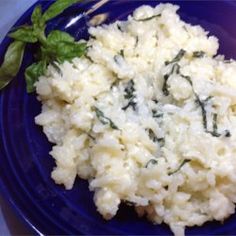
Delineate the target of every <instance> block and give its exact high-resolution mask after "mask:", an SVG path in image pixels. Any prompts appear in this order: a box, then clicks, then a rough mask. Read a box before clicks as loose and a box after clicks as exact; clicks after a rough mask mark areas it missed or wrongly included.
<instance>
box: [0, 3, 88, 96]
mask: <svg viewBox="0 0 236 236" xmlns="http://www.w3.org/2000/svg"><path fill="white" fill-rule="evenodd" d="M79 1H80V0H57V1H55V2H54V3H53V4H52V5H51V6H50V7H49V8H48V9H47V10H46V11H45V12H44V13H43V12H42V9H41V6H40V5H38V6H36V7H35V9H34V11H33V13H32V15H31V22H32V25H24V26H20V27H18V28H17V29H15V30H14V31H12V32H10V33H9V35H8V36H9V37H10V38H12V39H14V41H13V42H12V43H11V44H10V45H9V47H8V49H7V51H6V54H5V57H4V61H3V63H2V65H1V67H0V89H2V88H4V87H5V86H7V85H8V83H9V82H11V81H12V79H13V78H14V77H15V76H16V75H17V73H18V72H19V70H20V67H21V63H22V58H23V55H24V50H25V45H26V44H27V43H30V44H34V43H37V44H38V46H39V50H38V52H37V53H36V62H35V63H33V64H32V65H30V66H29V67H28V68H27V69H26V70H25V79H26V83H27V92H28V93H31V92H33V91H34V90H35V87H34V84H35V82H36V81H37V79H38V77H39V76H41V75H43V74H45V72H46V68H47V66H48V65H49V64H52V65H53V67H54V68H55V69H56V70H57V72H58V73H59V72H60V71H59V70H58V68H59V67H58V66H57V63H62V62H64V61H66V60H72V59H73V58H74V57H80V56H82V55H84V54H85V52H86V49H87V46H86V43H77V42H75V40H74V38H73V37H72V36H70V35H69V34H68V33H66V32H62V31H59V30H54V31H51V32H50V33H49V34H48V35H46V34H45V29H46V23H47V21H48V20H51V19H52V18H54V17H56V16H58V15H59V14H61V13H62V12H63V11H64V10H65V9H66V8H68V7H70V6H71V5H73V4H74V3H77V2H79ZM55 62H57V63H55Z"/></svg>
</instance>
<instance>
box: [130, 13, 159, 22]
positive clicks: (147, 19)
mask: <svg viewBox="0 0 236 236" xmlns="http://www.w3.org/2000/svg"><path fill="white" fill-rule="evenodd" d="M160 16H161V14H157V15H153V16H150V17H147V18H143V19H134V20H135V21H149V20H152V19H154V18H156V17H160Z"/></svg>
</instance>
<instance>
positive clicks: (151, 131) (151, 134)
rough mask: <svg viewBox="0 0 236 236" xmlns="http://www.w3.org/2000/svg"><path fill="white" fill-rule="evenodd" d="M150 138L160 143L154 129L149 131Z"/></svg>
mask: <svg viewBox="0 0 236 236" xmlns="http://www.w3.org/2000/svg"><path fill="white" fill-rule="evenodd" d="M147 131H148V136H149V138H150V139H151V140H152V141H153V142H154V143H156V142H158V138H157V136H156V134H155V133H154V132H153V130H152V129H147Z"/></svg>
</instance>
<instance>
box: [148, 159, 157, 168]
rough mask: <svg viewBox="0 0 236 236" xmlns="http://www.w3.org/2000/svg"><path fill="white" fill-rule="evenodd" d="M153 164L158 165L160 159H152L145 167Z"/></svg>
mask: <svg viewBox="0 0 236 236" xmlns="http://www.w3.org/2000/svg"><path fill="white" fill-rule="evenodd" d="M150 164H152V165H157V164H158V161H157V160H155V159H151V160H149V161H148V162H147V164H146V165H145V168H148V166H149V165H150Z"/></svg>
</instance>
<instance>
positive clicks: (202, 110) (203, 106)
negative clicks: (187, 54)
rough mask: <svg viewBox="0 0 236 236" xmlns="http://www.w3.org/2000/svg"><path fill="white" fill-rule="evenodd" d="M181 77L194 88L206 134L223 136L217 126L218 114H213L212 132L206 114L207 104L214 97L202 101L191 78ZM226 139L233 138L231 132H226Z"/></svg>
mask: <svg viewBox="0 0 236 236" xmlns="http://www.w3.org/2000/svg"><path fill="white" fill-rule="evenodd" d="M181 76H182V77H183V78H184V79H186V80H187V81H188V82H189V83H190V85H191V86H192V89H193V93H194V95H195V97H196V103H197V104H198V105H199V107H200V109H201V113H202V123H203V127H204V130H205V132H206V133H209V134H211V135H212V136H214V137H220V136H221V135H223V134H220V133H218V125H217V118H218V115H217V114H216V113H214V114H213V120H212V124H213V127H212V128H213V130H212V131H209V130H208V124H207V114H206V108H205V106H206V104H207V102H208V101H209V100H210V99H212V96H209V97H207V98H206V99H205V100H201V99H200V98H199V96H198V94H197V93H196V92H195V91H194V88H193V82H192V80H191V78H190V76H186V75H182V74H181ZM224 136H225V137H227V138H229V137H231V133H230V131H229V130H225V134H224Z"/></svg>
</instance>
